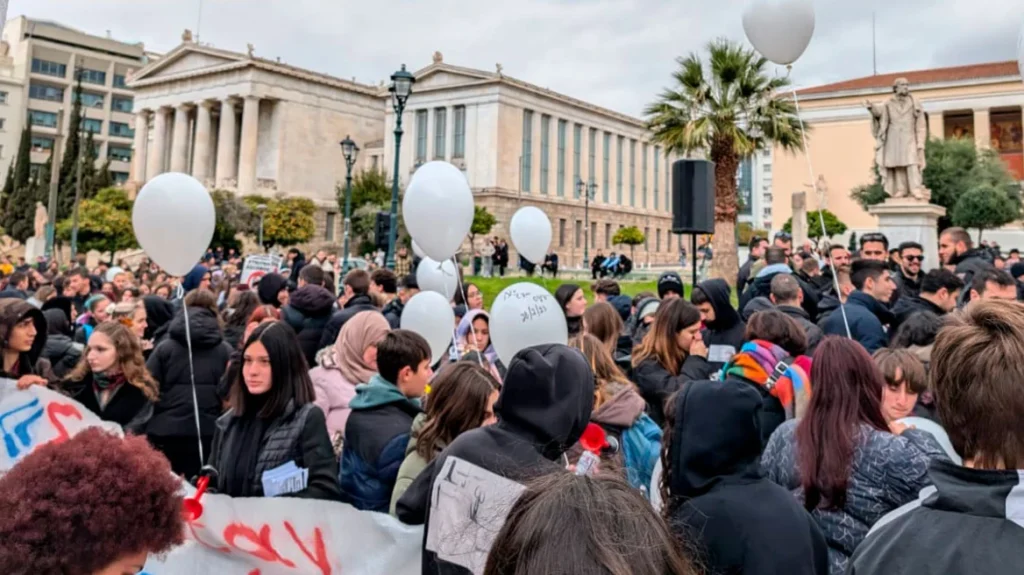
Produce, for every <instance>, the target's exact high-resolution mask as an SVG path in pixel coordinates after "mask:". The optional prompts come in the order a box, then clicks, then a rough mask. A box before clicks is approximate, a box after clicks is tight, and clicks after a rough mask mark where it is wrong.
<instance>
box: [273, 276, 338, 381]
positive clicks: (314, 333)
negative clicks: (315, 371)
mask: <svg viewBox="0 0 1024 575" xmlns="http://www.w3.org/2000/svg"><path fill="white" fill-rule="evenodd" d="M333 311H334V294H332V293H331V292H329V291H327V290H326V289H324V288H322V287H320V286H318V285H306V286H302V287H300V288H299V289H297V290H295V291H294V292H293V293H292V295H291V297H289V298H288V305H286V306H284V309H282V310H281V319H283V320H284V321H285V322H286V323H287V324H288V325H290V326H292V329H294V330H295V333H296V334H298V336H299V346H300V347H302V355H304V356H306V363H307V364H308V365H309V366H313V367H315V366H316V352H318V351H320V338H321V337H322V336H323V332H324V327H326V326H327V322H328V321H330V319H331V313H332V312H333Z"/></svg>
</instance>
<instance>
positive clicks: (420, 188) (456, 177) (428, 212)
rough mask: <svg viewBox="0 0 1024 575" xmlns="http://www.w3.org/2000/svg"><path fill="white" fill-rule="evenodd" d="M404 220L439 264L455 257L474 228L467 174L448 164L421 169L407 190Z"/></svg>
mask: <svg viewBox="0 0 1024 575" xmlns="http://www.w3.org/2000/svg"><path fill="white" fill-rule="evenodd" d="M402 219H403V220H404V221H405V229H407V230H409V235H410V236H412V238H413V239H414V240H415V241H416V243H417V244H419V247H420V249H421V250H423V253H424V254H426V255H427V256H429V257H431V258H433V259H435V260H437V261H443V260H446V259H448V258H450V257H452V256H454V255H455V253H456V252H457V251H458V249H459V247H460V246H461V245H462V241H463V240H464V239H465V238H466V234H468V233H469V229H470V227H472V225H473V192H472V190H470V189H469V181H467V180H466V176H465V174H463V173H462V172H461V171H459V169H458V168H456V167H455V166H453V165H451V164H449V163H448V162H441V161H436V162H427V163H426V164H423V165H422V166H420V167H419V169H418V170H416V173H415V174H413V176H412V180H411V181H410V182H409V186H408V187H407V188H406V189H405V197H404V198H403V199H402Z"/></svg>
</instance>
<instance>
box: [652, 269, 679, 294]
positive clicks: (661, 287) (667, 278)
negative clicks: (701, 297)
mask: <svg viewBox="0 0 1024 575" xmlns="http://www.w3.org/2000/svg"><path fill="white" fill-rule="evenodd" d="M658 297H659V298H661V299H663V300H664V299H672V298H676V297H683V279H682V278H680V277H679V274H677V273H676V272H663V273H662V274H661V275H660V276H658Z"/></svg>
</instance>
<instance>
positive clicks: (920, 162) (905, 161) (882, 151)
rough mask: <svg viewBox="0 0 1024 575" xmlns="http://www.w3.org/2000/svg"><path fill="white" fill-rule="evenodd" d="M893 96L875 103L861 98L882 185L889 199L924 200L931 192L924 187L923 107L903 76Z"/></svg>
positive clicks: (926, 133)
mask: <svg viewBox="0 0 1024 575" xmlns="http://www.w3.org/2000/svg"><path fill="white" fill-rule="evenodd" d="M893 92H894V95H893V97H892V98H890V99H889V100H888V101H886V102H884V103H881V104H877V103H872V102H871V101H865V105H866V106H867V108H868V110H869V111H870V112H871V130H872V133H873V135H874V136H875V163H876V164H877V165H878V171H879V173H880V174H881V176H882V186H883V187H884V188H885V192H886V193H887V194H889V197H890V198H895V199H900V198H913V199H914V200H918V201H922V202H927V201H928V199H929V197H930V196H931V192H929V191H928V189H927V188H925V187H924V181H923V179H922V173H923V172H924V167H925V158H924V143H925V140H927V138H928V127H927V123H926V120H925V115H924V110H923V109H922V108H921V106H920V104H918V103H917V102H916V101H915V100H914V97H913V96H912V95H911V94H910V84H909V83H908V82H907V79H906V78H897V79H896V82H895V83H894V84H893Z"/></svg>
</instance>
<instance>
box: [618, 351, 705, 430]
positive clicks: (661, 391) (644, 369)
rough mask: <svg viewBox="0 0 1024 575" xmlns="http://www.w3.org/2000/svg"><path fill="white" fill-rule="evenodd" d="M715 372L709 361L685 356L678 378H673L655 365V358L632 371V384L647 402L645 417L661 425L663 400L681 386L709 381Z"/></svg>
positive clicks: (662, 368)
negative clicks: (647, 416)
mask: <svg viewBox="0 0 1024 575" xmlns="http://www.w3.org/2000/svg"><path fill="white" fill-rule="evenodd" d="M714 372H715V369H714V368H712V367H711V364H710V363H708V360H706V359H704V358H703V357H699V356H696V355H689V356H687V357H686V359H685V360H684V361H683V365H682V367H681V368H680V370H679V375H672V374H671V373H669V372H668V370H667V369H665V368H664V367H662V366H661V364H660V363H658V359H657V358H654V357H649V358H647V359H645V360H643V361H642V362H640V364H639V365H637V366H635V367H634V368H633V383H635V384H636V386H637V388H639V389H640V395H642V396H643V398H644V401H646V402H647V415H649V416H651V419H653V420H654V422H655V423H657V424H658V425H662V424H663V423H664V422H665V400H667V399H668V398H669V396H670V395H672V394H673V393H675V392H676V391H679V388H681V387H683V384H684V383H689V382H691V381H701V380H705V379H708V378H710V377H711V374H713V373H714Z"/></svg>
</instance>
